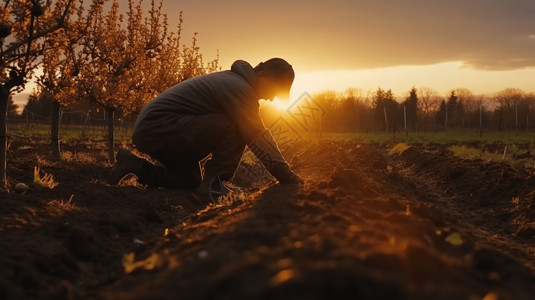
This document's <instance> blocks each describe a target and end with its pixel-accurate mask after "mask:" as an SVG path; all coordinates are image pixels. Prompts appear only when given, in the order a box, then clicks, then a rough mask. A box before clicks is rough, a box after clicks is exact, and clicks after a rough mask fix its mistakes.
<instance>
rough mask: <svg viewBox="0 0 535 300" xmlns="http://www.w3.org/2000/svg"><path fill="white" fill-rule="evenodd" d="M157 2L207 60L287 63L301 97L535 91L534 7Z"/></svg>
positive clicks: (350, 1) (529, 3)
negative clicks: (424, 89)
mask: <svg viewBox="0 0 535 300" xmlns="http://www.w3.org/2000/svg"><path fill="white" fill-rule="evenodd" d="M164 3H165V4H164V5H165V11H166V12H167V14H168V15H169V17H170V19H171V20H173V19H174V16H176V12H177V11H179V10H182V11H184V29H185V34H186V35H188V34H191V33H192V32H193V31H197V32H199V38H200V46H201V50H202V51H203V54H204V55H205V57H207V58H211V57H214V56H215V53H216V50H219V52H220V55H221V65H222V66H223V68H228V67H229V66H230V64H231V63H232V62H233V61H234V60H235V59H245V60H248V61H250V62H251V63H252V64H253V65H254V64H256V63H258V62H259V61H261V60H265V59H267V58H270V57H274V56H279V57H283V58H286V59H287V60H288V61H290V63H292V64H293V65H294V67H295V69H296V72H297V76H298V78H296V87H295V88H296V89H297V88H299V89H300V90H307V91H311V92H315V91H317V90H319V89H329V88H330V89H336V90H343V89H345V88H346V87H356V88H362V89H364V90H367V89H376V88H377V87H379V86H380V87H382V88H385V89H389V88H391V89H392V90H393V91H394V92H395V93H404V92H406V91H408V90H409V89H410V88H411V87H412V86H413V85H414V86H416V87H418V86H428V87H431V88H434V89H436V90H437V91H439V92H440V93H444V94H445V93H447V90H448V89H453V88H459V87H465V88H469V89H471V90H473V91H474V92H476V93H489V94H490V93H494V92H496V91H498V90H500V89H503V88H506V87H518V88H522V89H524V90H525V91H530V92H531V91H535V22H534V21H533V20H534V19H535V1H533V0H512V1H511V0H509V1H504V0H470V1H465V0H449V1H429V0H405V1H380V0H379V1H378V0H367V1H364V0H346V1H341V0H335V1H310V0H306V1H305V0H298V1H280V0H272V1H250V0H249V1H245V0H242V1H236V0H227V1H220V0H187V1H176V2H175V1H166V2H164ZM171 22H172V21H171ZM299 77H301V78H299ZM307 81H308V82H310V84H309V86H308V87H307ZM327 83H328V84H327ZM298 92H300V91H296V92H295V93H294V94H297V93H298Z"/></svg>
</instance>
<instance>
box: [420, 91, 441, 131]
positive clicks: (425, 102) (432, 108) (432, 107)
mask: <svg viewBox="0 0 535 300" xmlns="http://www.w3.org/2000/svg"><path fill="white" fill-rule="evenodd" d="M441 101H442V97H441V96H440V94H439V93H438V92H437V91H436V90H434V89H432V88H429V87H421V88H418V111H419V112H420V116H421V119H422V123H424V124H431V119H432V116H433V115H434V114H435V113H436V112H437V111H438V108H439V106H440V102H441ZM423 127H424V128H425V125H423Z"/></svg>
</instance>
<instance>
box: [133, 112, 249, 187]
mask: <svg viewBox="0 0 535 300" xmlns="http://www.w3.org/2000/svg"><path fill="white" fill-rule="evenodd" d="M164 139H165V140H166V143H165V145H164V146H163V147H161V148H160V149H158V150H156V151H154V152H153V153H147V154H149V155H150V156H151V157H152V158H154V159H156V160H158V161H159V162H160V163H161V164H162V165H163V166H164V167H161V166H158V165H154V164H151V163H149V162H145V163H143V171H142V172H141V174H136V175H138V181H139V182H140V183H143V184H147V185H149V186H155V187H166V188H197V187H198V186H199V184H200V183H201V181H202V180H203V178H204V180H211V179H212V178H214V177H215V176H219V178H220V179H222V180H230V179H231V178H232V176H233V175H234V172H235V171H236V168H237V167H238V164H239V162H240V159H241V156H242V154H243V151H244V149H245V143H244V142H243V140H242V138H241V135H240V133H239V131H238V129H237V127H236V125H235V123H234V122H233V121H232V120H231V119H230V118H229V117H228V116H226V115H220V114H210V115H202V116H195V117H193V118H192V119H191V120H189V121H188V122H187V123H186V124H185V125H184V126H182V127H181V128H179V129H177V132H176V135H171V136H168V137H165V138H164ZM210 154H212V157H211V159H210V160H208V162H206V164H205V165H204V177H202V176H201V167H200V165H199V161H201V160H203V159H204V158H206V157H207V156H208V155H210Z"/></svg>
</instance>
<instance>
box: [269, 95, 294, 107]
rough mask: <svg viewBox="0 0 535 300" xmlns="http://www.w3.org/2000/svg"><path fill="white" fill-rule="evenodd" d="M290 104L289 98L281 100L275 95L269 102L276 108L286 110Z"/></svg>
mask: <svg viewBox="0 0 535 300" xmlns="http://www.w3.org/2000/svg"><path fill="white" fill-rule="evenodd" d="M290 104H291V102H290V100H281V99H279V98H277V97H275V99H273V101H272V102H270V105H271V106H273V107H274V108H276V109H278V110H286V109H288V107H290Z"/></svg>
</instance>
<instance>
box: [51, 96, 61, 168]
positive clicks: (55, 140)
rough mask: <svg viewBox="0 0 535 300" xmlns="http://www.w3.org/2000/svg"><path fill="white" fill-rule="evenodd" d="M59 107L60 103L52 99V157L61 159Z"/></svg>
mask: <svg viewBox="0 0 535 300" xmlns="http://www.w3.org/2000/svg"><path fill="white" fill-rule="evenodd" d="M59 109H60V105H59V102H57V101H52V117H51V120H52V121H51V124H50V135H51V138H50V145H51V147H52V159H53V160H61V155H60V152H59V123H60V119H59Z"/></svg>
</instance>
